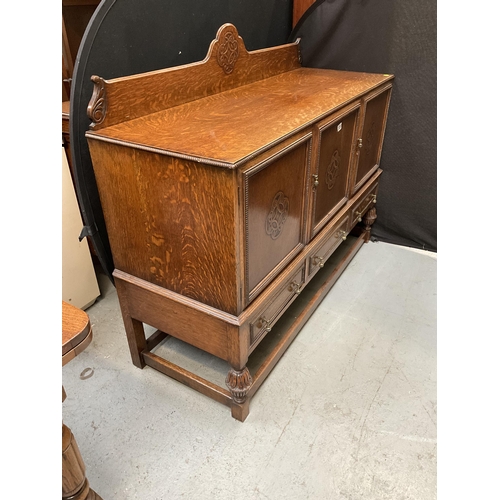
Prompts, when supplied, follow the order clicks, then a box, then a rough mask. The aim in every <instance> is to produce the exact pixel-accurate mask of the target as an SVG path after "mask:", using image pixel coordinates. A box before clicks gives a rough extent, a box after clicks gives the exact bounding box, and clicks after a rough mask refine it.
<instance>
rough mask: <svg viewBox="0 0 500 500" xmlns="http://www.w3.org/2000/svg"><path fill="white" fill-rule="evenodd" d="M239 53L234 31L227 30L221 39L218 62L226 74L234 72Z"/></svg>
mask: <svg viewBox="0 0 500 500" xmlns="http://www.w3.org/2000/svg"><path fill="white" fill-rule="evenodd" d="M238 55H239V49H238V40H237V39H236V37H235V36H234V33H233V32H232V31H227V32H226V33H225V34H224V36H223V38H222V39H221V40H220V41H219V48H218V49H217V62H218V63H219V66H220V67H221V68H222V69H223V70H224V73H226V75H229V74H230V73H232V72H233V69H234V65H235V64H236V60H237V59H238Z"/></svg>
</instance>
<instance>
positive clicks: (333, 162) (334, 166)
mask: <svg viewBox="0 0 500 500" xmlns="http://www.w3.org/2000/svg"><path fill="white" fill-rule="evenodd" d="M339 173H340V153H339V151H338V149H336V150H335V151H334V153H333V155H332V158H331V159H330V163H329V164H328V169H327V171H326V178H325V180H326V184H327V186H328V189H332V188H333V186H334V185H335V181H336V180H337V177H338V176H339Z"/></svg>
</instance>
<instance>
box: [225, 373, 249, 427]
mask: <svg viewBox="0 0 500 500" xmlns="http://www.w3.org/2000/svg"><path fill="white" fill-rule="evenodd" d="M252 382H253V381H252V376H251V375H250V372H249V371H248V368H247V367H246V366H245V367H244V368H243V369H242V370H235V369H234V368H231V369H230V370H229V372H228V373H227V377H226V386H227V388H228V389H229V392H230V393H231V396H232V398H233V402H232V404H231V415H232V416H233V418H235V419H236V420H239V421H240V422H243V421H244V420H245V419H246V418H247V416H248V412H249V408H250V404H249V403H250V402H249V400H248V399H247V394H248V391H249V390H250V387H252Z"/></svg>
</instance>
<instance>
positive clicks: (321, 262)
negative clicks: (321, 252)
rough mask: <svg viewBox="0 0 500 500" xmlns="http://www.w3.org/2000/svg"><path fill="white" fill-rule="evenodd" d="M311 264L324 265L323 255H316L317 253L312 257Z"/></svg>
mask: <svg viewBox="0 0 500 500" xmlns="http://www.w3.org/2000/svg"><path fill="white" fill-rule="evenodd" d="M313 266H318V267H325V262H324V260H323V257H318V256H317V255H316V256H315V257H313Z"/></svg>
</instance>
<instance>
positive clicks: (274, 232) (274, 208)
mask: <svg viewBox="0 0 500 500" xmlns="http://www.w3.org/2000/svg"><path fill="white" fill-rule="evenodd" d="M289 204H290V203H289V201H288V198H287V197H286V196H285V194H284V193H283V191H278V192H277V193H276V195H275V197H274V199H273V201H272V203H271V210H270V211H269V214H268V215H267V218H266V233H267V234H268V235H269V236H271V238H272V239H273V240H275V239H276V238H278V237H279V235H280V234H281V231H282V230H283V224H284V223H285V221H286V218H287V216H288V207H289Z"/></svg>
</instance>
